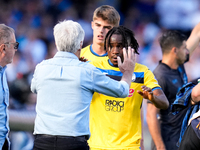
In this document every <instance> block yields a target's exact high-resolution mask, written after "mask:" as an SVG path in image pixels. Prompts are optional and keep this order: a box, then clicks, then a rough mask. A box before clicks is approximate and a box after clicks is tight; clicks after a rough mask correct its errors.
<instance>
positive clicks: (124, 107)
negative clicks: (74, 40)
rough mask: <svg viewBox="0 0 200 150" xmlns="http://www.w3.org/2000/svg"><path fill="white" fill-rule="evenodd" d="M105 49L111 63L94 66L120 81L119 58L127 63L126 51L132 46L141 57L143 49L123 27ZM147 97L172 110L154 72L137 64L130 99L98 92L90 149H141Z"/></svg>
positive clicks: (108, 39) (110, 35)
mask: <svg viewBox="0 0 200 150" xmlns="http://www.w3.org/2000/svg"><path fill="white" fill-rule="evenodd" d="M104 46H105V50H106V51H107V52H108V57H109V60H102V61H98V62H97V61H93V62H91V64H93V65H94V66H96V67H97V68H98V69H99V70H101V71H102V72H103V73H105V74H106V75H107V76H109V77H111V78H113V79H115V80H120V79H121V76H122V73H121V72H120V70H119V68H118V63H117V59H120V58H121V60H122V61H123V58H124V57H126V56H123V50H125V49H123V48H124V47H125V48H126V49H127V48H128V46H130V47H131V48H134V49H135V53H137V54H138V47H139V46H138V43H137V41H136V39H135V38H134V34H133V33H132V31H130V30H129V29H127V28H125V27H123V26H119V27H114V28H113V29H111V30H110V31H109V32H108V34H107V35H106V38H105V43H104ZM130 47H129V48H130ZM105 84H106V83H105ZM143 98H145V99H149V100H150V101H152V103H153V104H155V106H156V107H158V108H162V109H167V108H168V105H169V104H168V100H167V99H166V96H165V95H164V93H163V91H162V89H161V88H160V86H159V85H158V83H157V80H156V79H155V77H154V75H153V73H152V72H151V71H150V70H149V69H148V68H147V67H146V66H144V65H141V64H138V63H135V69H134V73H133V77H132V83H131V87H130V91H129V97H127V98H115V97H110V96H106V95H103V94H101V93H94V95H93V99H92V102H91V106H90V131H91V137H90V139H89V146H90V149H91V150H102V149H104V150H105V149H113V150H114V149H115V150H125V149H126V150H127V149H129V150H139V149H140V139H141V118H140V110H141V105H142V100H143Z"/></svg>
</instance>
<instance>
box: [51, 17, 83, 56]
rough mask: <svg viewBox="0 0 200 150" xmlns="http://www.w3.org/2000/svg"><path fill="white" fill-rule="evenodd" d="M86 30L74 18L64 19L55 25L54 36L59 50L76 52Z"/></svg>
mask: <svg viewBox="0 0 200 150" xmlns="http://www.w3.org/2000/svg"><path fill="white" fill-rule="evenodd" d="M84 36H85V32H84V30H83V28H82V27H81V25H80V24H79V23H77V22H74V21H72V20H64V21H61V22H59V23H58V24H56V25H55V27H54V38H55V43H56V47H57V50H58V51H66V52H71V53H76V51H77V50H78V49H80V45H81V44H82V43H83V40H84Z"/></svg>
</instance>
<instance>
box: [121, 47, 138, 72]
mask: <svg viewBox="0 0 200 150" xmlns="http://www.w3.org/2000/svg"><path fill="white" fill-rule="evenodd" d="M123 56H124V61H123V63H122V61H121V58H120V57H119V56H118V57H117V62H118V67H119V69H120V71H121V72H122V73H124V72H126V71H127V72H132V73H133V71H134V68H135V63H136V56H135V53H134V49H133V48H131V47H128V54H127V52H126V48H123Z"/></svg>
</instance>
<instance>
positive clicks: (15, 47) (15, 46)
mask: <svg viewBox="0 0 200 150" xmlns="http://www.w3.org/2000/svg"><path fill="white" fill-rule="evenodd" d="M4 44H13V45H14V49H18V47H19V42H15V43H9V42H6V43H4Z"/></svg>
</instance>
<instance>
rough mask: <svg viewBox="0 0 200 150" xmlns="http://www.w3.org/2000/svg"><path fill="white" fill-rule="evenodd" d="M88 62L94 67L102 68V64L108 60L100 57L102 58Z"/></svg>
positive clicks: (105, 63)
mask: <svg viewBox="0 0 200 150" xmlns="http://www.w3.org/2000/svg"><path fill="white" fill-rule="evenodd" d="M89 63H90V64H92V65H93V66H95V67H99V68H103V66H105V65H108V60H105V59H102V60H96V61H90V62H89Z"/></svg>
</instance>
